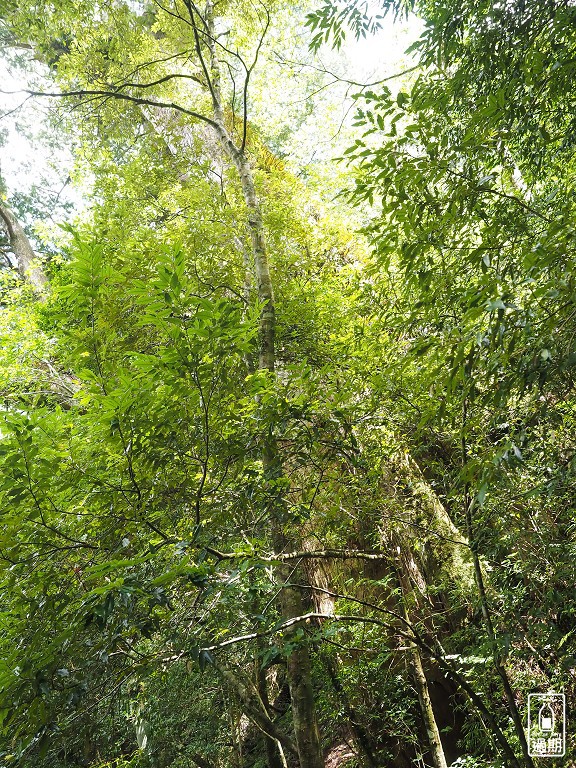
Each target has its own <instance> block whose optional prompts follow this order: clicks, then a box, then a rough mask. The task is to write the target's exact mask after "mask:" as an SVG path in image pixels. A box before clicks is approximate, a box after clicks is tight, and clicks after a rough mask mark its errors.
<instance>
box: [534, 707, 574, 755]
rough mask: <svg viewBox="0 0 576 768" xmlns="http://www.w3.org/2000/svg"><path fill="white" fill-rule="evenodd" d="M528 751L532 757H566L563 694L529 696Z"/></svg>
mask: <svg viewBox="0 0 576 768" xmlns="http://www.w3.org/2000/svg"><path fill="white" fill-rule="evenodd" d="M528 751H529V754H530V757H564V755H565V753H566V697H565V695H564V694H563V693H529V694H528Z"/></svg>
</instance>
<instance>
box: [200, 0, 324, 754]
mask: <svg viewBox="0 0 576 768" xmlns="http://www.w3.org/2000/svg"><path fill="white" fill-rule="evenodd" d="M191 18H192V19H193V22H192V23H193V25H194V24H195V22H194V17H193V13H191ZM203 21H204V24H205V27H206V34H205V35H204V39H205V43H206V45H207V48H208V51H209V55H210V59H209V68H208V67H206V65H205V63H204V59H203V54H202V49H201V44H200V35H201V34H202V30H199V29H198V28H197V27H196V26H194V33H195V39H196V50H197V53H198V56H199V58H200V60H201V63H202V65H203V68H204V70H205V75H206V77H207V79H208V80H209V88H210V92H211V95H212V103H213V110H214V124H215V126H216V127H215V131H216V133H217V135H218V138H219V139H220V141H221V143H222V145H223V147H224V149H225V151H226V152H227V153H228V156H229V157H230V160H231V161H232V163H233V165H234V166H235V168H236V170H237V172H238V175H239V177H240V183H241V186H242V194H243V198H244V203H245V205H246V208H247V213H248V225H249V229H250V235H251V240H252V254H253V259H254V272H255V277H256V292H257V296H258V300H259V302H260V303H261V305H262V312H261V315H260V327H259V359H258V367H259V369H260V370H263V371H268V372H270V373H273V372H274V367H275V347H274V342H275V331H276V312H275V305H274V291H273V287H272V278H271V275H270V265H269V261H268V251H267V247H266V238H265V233H264V222H263V218H262V211H261V209H260V204H259V200H258V196H257V193H256V188H255V185H254V176H253V173H252V168H251V167H250V163H249V162H248V159H247V157H246V155H245V153H244V151H243V148H238V147H237V146H236V145H235V143H234V141H233V139H232V136H231V135H230V133H229V132H228V130H227V128H226V124H225V120H224V111H223V108H222V100H221V88H220V71H219V65H218V59H217V56H216V50H215V34H214V20H213V4H212V2H211V0H208V2H207V3H206V10H205V14H204V20H203ZM262 464H263V470H264V476H265V477H266V478H267V479H268V480H270V481H271V484H273V483H274V481H275V480H276V479H277V478H278V477H279V476H280V475H281V474H282V460H281V457H280V455H279V452H278V449H277V446H276V443H275V441H274V438H273V437H272V436H269V435H265V436H264V437H263V446H262ZM284 518H285V503H284V500H283V499H282V498H280V497H278V496H276V492H275V491H274V489H272V504H271V512H270V518H269V520H270V529H271V534H272V543H273V546H274V548H275V550H276V551H277V552H282V551H284V550H285V549H286V548H287V547H290V544H291V542H290V541H289V539H288V538H287V536H286V534H285V532H284ZM291 578H292V569H291V567H290V566H288V565H286V564H281V565H279V566H278V567H277V569H276V579H277V582H278V584H279V587H280V595H279V603H280V611H281V614H282V618H283V619H292V618H295V617H297V616H302V614H303V613H305V611H304V609H303V602H302V596H301V594H300V592H299V590H297V589H294V588H292V587H290V586H289V582H290V579H291ZM299 629H301V627H300V626H299V624H295V625H294V626H292V627H290V629H289V630H288V631H287V633H286V635H285V639H286V640H287V641H288V642H293V641H294V638H295V636H296V633H297V632H298V630H299ZM287 676H288V685H289V689H290V699H291V703H292V719H293V724H294V735H295V740H296V747H297V750H298V757H299V761H300V768H324V759H323V756H322V748H321V742H320V734H319V729H318V724H317V718H316V712H315V702H314V691H313V687H312V670H311V660H310V652H309V647H308V642H307V640H306V636H305V634H304V635H303V636H302V637H299V638H298V640H297V641H296V642H294V644H293V647H292V649H291V651H290V653H289V654H288V658H287ZM283 746H284V745H283Z"/></svg>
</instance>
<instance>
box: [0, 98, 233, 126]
mask: <svg viewBox="0 0 576 768" xmlns="http://www.w3.org/2000/svg"><path fill="white" fill-rule="evenodd" d="M0 93H3V94H5V95H14V94H16V93H27V94H29V95H30V96H47V97H49V98H74V97H84V96H91V97H94V98H95V99H98V98H101V99H119V100H120V101H128V102H130V103H132V104H144V105H145V106H148V107H158V108H159V109H173V110H175V111H176V112H181V113H182V114H184V115H189V116H190V117H194V118H196V120H201V121H202V122H204V123H208V125H210V126H212V128H215V129H216V130H217V131H220V126H219V125H218V123H217V122H216V121H215V120H212V119H211V118H210V117H207V116H206V115H203V114H201V113H200V112H194V110H191V109H186V107H183V106H181V105H180V104H175V103H174V102H167V101H155V100H153V99H143V98H140V97H138V96H131V95H129V94H127V93H120V92H117V91H116V92H115V91H106V90H91V89H81V90H77V91H60V92H54V91H31V90H28V89H20V90H17V91H5V90H3V89H1V88H0Z"/></svg>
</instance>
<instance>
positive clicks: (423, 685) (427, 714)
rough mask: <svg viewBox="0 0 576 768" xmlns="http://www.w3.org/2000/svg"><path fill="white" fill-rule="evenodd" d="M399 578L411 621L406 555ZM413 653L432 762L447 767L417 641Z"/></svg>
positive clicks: (407, 619) (415, 682)
mask: <svg viewBox="0 0 576 768" xmlns="http://www.w3.org/2000/svg"><path fill="white" fill-rule="evenodd" d="M398 580H399V582H400V589H401V591H402V596H403V598H404V615H405V617H406V621H408V622H410V623H411V621H410V613H409V610H408V599H409V597H410V596H411V593H412V591H413V590H412V587H411V585H410V577H409V575H408V572H407V571H406V570H405V563H404V557H403V556H402V554H401V556H400V567H399V570H398ZM411 646H412V648H411V654H412V675H413V678H414V684H415V686H416V692H417V693H418V701H419V702H420V710H421V712H422V719H423V721H424V727H425V728H426V734H427V736H428V744H429V746H430V755H431V757H432V763H433V765H434V768H447V763H446V756H445V755H444V748H443V747H442V741H441V739H440V731H439V730H438V724H437V723H436V718H435V717H434V710H433V709H432V701H431V699H430V691H429V689H428V680H427V679H426V674H425V672H424V667H423V666H422V657H421V656H420V650H419V648H418V646H417V645H416V643H414V642H412V643H411Z"/></svg>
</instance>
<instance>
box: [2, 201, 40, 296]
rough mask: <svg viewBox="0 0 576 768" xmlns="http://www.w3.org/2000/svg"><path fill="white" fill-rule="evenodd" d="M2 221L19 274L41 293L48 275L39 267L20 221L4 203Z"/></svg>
mask: <svg viewBox="0 0 576 768" xmlns="http://www.w3.org/2000/svg"><path fill="white" fill-rule="evenodd" d="M0 221H1V222H2V224H3V226H4V229H5V230H6V232H7V234H8V238H9V240H10V250H11V251H12V253H13V254H14V256H15V257H16V263H17V266H18V272H20V274H21V275H22V277H23V278H24V279H25V280H28V281H29V282H30V284H31V285H32V287H33V288H34V290H35V291H37V292H38V293H40V292H41V291H42V290H43V289H44V288H45V286H46V275H45V274H44V272H43V271H42V269H41V268H40V267H39V266H38V259H37V257H36V254H35V253H34V249H33V248H32V246H31V245H30V241H29V240H28V237H27V236H26V233H25V232H24V230H23V229H22V227H21V226H20V223H19V222H18V219H17V218H16V216H14V214H13V213H12V211H11V210H10V209H9V208H7V207H6V206H5V205H4V204H3V203H0Z"/></svg>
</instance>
